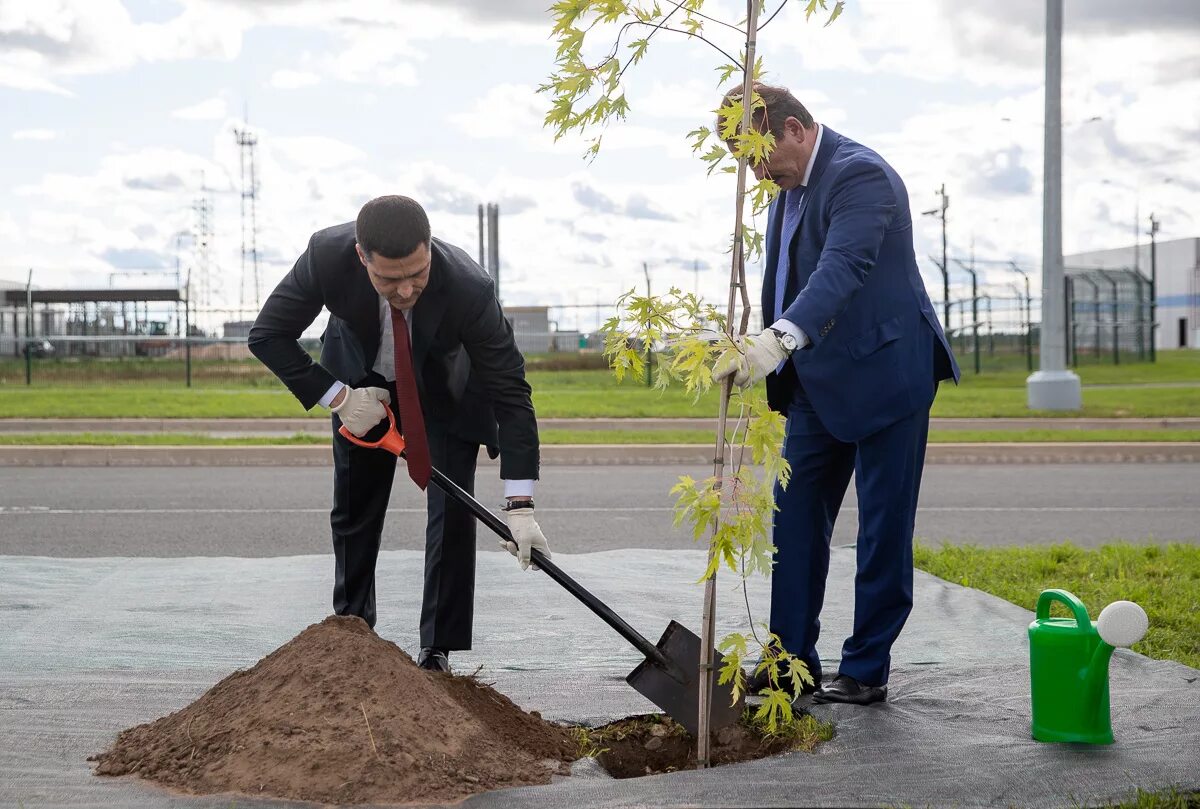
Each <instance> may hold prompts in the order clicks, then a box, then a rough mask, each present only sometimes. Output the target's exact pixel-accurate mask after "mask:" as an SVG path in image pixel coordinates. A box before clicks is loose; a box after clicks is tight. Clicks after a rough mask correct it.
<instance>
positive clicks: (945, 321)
mask: <svg viewBox="0 0 1200 809" xmlns="http://www.w3.org/2000/svg"><path fill="white" fill-rule="evenodd" d="M937 193H938V196H940V197H941V198H942V204H941V207H939V208H932V209H930V210H928V211H922V212H921V215H922V216H937V217H939V218H940V219H941V220H942V263H941V266H939V267H938V269H939V270H941V271H942V328H943V329H946V330H947V331H949V329H950V267H949V265H948V263H947V259H946V209H947V208H949V207H950V197H948V196H946V184H945V183H942V187H941V188H939V189H938V191H937ZM934 263H935V264H936V263H937V262H936V261H935V262H934Z"/></svg>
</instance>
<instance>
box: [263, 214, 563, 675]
mask: <svg viewBox="0 0 1200 809" xmlns="http://www.w3.org/2000/svg"><path fill="white" fill-rule="evenodd" d="M322 307H325V308H327V309H328V310H329V313H330V317H329V324H328V326H326V328H325V334H324V335H323V337H322V342H323V346H322V349H321V360H320V363H314V362H313V361H312V358H311V357H310V356H309V355H308V354H307V353H306V352H305V351H304V349H303V348H301V347H300V345H299V343H298V339H299V337H300V335H301V334H302V333H303V332H304V330H305V329H307V328H308V327H309V326H310V325H312V323H313V321H314V320H315V319H316V317H317V315H318V314H319V313H320V312H321V308H322ZM249 345H250V350H251V351H252V352H253V353H254V356H256V357H258V358H259V360H261V361H262V362H263V364H265V365H266V366H267V367H268V368H270V369H271V370H272V371H273V372H274V373H275V375H276V376H278V377H279V378H280V379H281V380H282V381H283V383H284V384H285V385H287V387H288V389H289V390H291V392H292V393H293V394H294V395H295V396H296V398H297V399H299V400H300V403H301V404H302V405H304V407H305V408H306V409H307V408H311V407H313V406H314V405H316V404H321V405H323V406H325V407H328V408H330V409H331V410H332V412H333V416H332V422H333V460H334V467H333V469H334V473H333V480H334V493H333V511H332V512H331V514H330V525H331V526H332V529H333V552H334V559H335V563H336V564H335V571H334V586H333V606H334V611H335V612H336V613H337V614H339V615H358V616H361V617H362V618H363V619H364V620H366V622H367V623H368V624H370V625H371V626H372V627H373V626H374V625H375V561H376V558H377V556H378V554H379V542H380V536H381V534H382V532H383V522H384V515H385V513H386V511H387V506H388V499H389V496H390V494H391V488H392V478H393V475H394V473H395V468H396V456H394V455H392V454H391V453H389V452H386V451H383V450H378V449H364V448H362V447H358V446H355V445H354V444H352V443H351V442H350V441H348V440H346V439H345V438H343V437H342V436H341V435H340V434H339V433H338V427H339V426H341V425H345V426H346V428H347V429H348V430H349V431H350V432H351V433H353V434H354V435H356V436H360V437H362V436H368V433H370V434H371V435H370V436H368V437H369V438H375V437H376V436H377V435H378V434H380V433H381V432H382V429H383V427H384V426H385V425H381V423H380V422H381V421H382V420H383V419H385V418H386V417H387V412H386V411H385V409H384V408H385V407H391V408H392V409H393V411H394V412H395V413H396V416H397V421H398V422H399V424H400V428H401V431H402V432H403V433H404V436H405V440H406V442H407V444H408V449H407V451H406V458H407V466H408V472H409V475H410V477H412V478H413V480H414V481H415V482H416V483H417V485H419V486H421V487H422V488H425V484H426V483H427V482H428V479H429V466H430V464H431V463H432V465H433V466H436V467H437V468H438V469H439V470H440V471H442V472H443V473H445V475H446V476H447V477H449V478H450V479H451V480H453V481H454V482H455V483H457V484H458V485H459V486H461V487H462V488H464V489H465V490H467V491H468V492H472V493H473V491H474V483H475V461H476V458H477V457H478V454H479V447H480V445H483V446H486V447H487V448H488V454H489V455H490V456H491V457H493V458H494V457H496V456H497V455H499V456H500V477H501V478H502V479H503V480H504V482H505V495H506V500H507V504H506V505H505V514H506V517H507V520H508V525H509V528H510V529H511V531H512V534H513V537H514V539H515V540H516V541H515V542H509V543H508V545H507V547H508V550H509V551H510V552H511V553H513V555H515V556H516V557H517V558H518V560H519V561H520V564H521V567H522V569H525V568H527V567H528V566H529V559H530V553H531V550H532V549H533V548H537V549H539V550H541V551H542V552H543V553H545V554H546V555H547V556H548V555H549V548H548V546H547V543H546V538H545V536H543V534H542V531H541V529H540V528H539V527H538V524H537V521H536V520H535V519H534V516H533V486H534V481H535V480H536V479H537V477H538V465H539V452H538V430H537V421H536V419H535V417H534V412H533V402H532V400H531V398H530V389H529V384H528V383H527V382H526V381H525V361H524V358H523V357H522V356H521V353H520V351H518V350H517V346H516V341H515V339H514V337H513V330H512V326H511V325H510V324H509V323H508V321H507V320H505V318H504V313H503V312H502V311H501V308H500V302H499V301H498V300H497V298H496V290H495V286H494V284H493V283H492V279H491V278H490V277H489V276H488V275H487V273H486V272H484V271H483V270H482V269H481V268H480V267H479V265H478V264H477V263H475V262H474V261H473V260H471V258H470V257H469V256H468V255H467V254H466V253H465V252H463V251H462V250H460V249H459V248H457V247H455V246H453V245H451V244H447V243H446V242H444V241H442V240H440V239H435V238H433V237H432V236H431V233H430V228H429V219H428V217H427V216H426V214H425V211H424V210H423V209H422V208H421V206H420V205H419V204H417V203H416V202H415V201H414V200H411V199H409V198H408V197H401V196H387V197H379V198H378V199H373V200H371V201H370V202H368V203H367V204H366V205H364V206H363V208H362V210H361V211H360V212H359V214H358V219H357V221H356V222H347V223H346V224H342V225H335V226H334V227H331V228H326V229H325V230H322V231H318V232H317V233H315V234H313V236H312V238H311V239H310V240H309V243H308V249H307V250H305V251H304V254H303V255H302V256H300V258H299V259H298V260H297V261H296V264H295V266H294V267H292V270H291V272H289V273H288V274H287V275H286V276H285V277H284V279H283V280H282V281H281V282H280V283H279V286H278V287H276V288H275V291H274V292H272V293H271V296H270V297H269V298H268V299H267V301H266V303H265V304H263V308H262V311H261V312H260V313H259V315H258V318H257V319H256V320H255V322H254V326H253V328H251V329H250V337H249ZM406 380H407V383H406ZM414 388H415V390H416V393H417V395H416V396H413V395H412V394H413V390H414ZM393 402H395V404H393ZM406 404H407V407H406ZM406 421H407V422H408V423H407V424H405V422H406ZM422 427H424V429H421V428H422ZM422 439H424V440H422ZM427 498H428V500H427V502H428V525H427V528H426V537H425V592H424V600H423V603H422V606H421V630H420V634H421V653H420V656H419V657H418V661H417V662H418V664H419V665H421V666H422V667H423V668H427V669H432V670H438V671H449V668H450V664H449V653H450V652H451V651H454V650H459V649H469V648H471V622H472V614H473V611H474V594H475V518H474V517H473V516H472V515H471V514H470V512H468V511H467V510H466V509H464V508H462V507H461V506H460V505H458V504H457V503H455V502H454V501H453V500H449V499H448V498H447V497H446V496H445V495H444V494H443V493H442V491H441V490H440V489H438V488H437V487H433V488H429V489H428V490H427Z"/></svg>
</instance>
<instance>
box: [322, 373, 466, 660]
mask: <svg viewBox="0 0 1200 809" xmlns="http://www.w3.org/2000/svg"><path fill="white" fill-rule="evenodd" d="M365 384H367V385H374V386H376V387H386V388H388V389H389V390H390V391H391V394H392V403H393V404H392V412H393V413H394V414H395V415H396V422H397V424H399V422H400V417H399V414H398V413H396V405H395V402H396V388H395V385H394V384H392V383H387V382H384V381H383V380H382V378H379V379H376V380H374V381H371V380H368V381H367V382H366V383H365ZM340 426H341V420H340V419H339V418H338V417H337V415H336V414H334V416H333V511H332V512H331V513H330V517H329V523H330V527H331V528H332V529H333V555H334V565H335V566H334V582H333V609H334V612H335V613H337V614H338V615H358V616H360V617H361V618H363V620H365V621H366V622H367V623H368V624H369V625H371V626H372V627H374V626H375V617H376V616H375V561H376V559H377V558H378V556H379V544H380V538H381V537H382V534H383V525H384V518H385V517H386V515H387V507H388V501H389V499H390V497H391V492H392V482H393V479H394V478H396V477H399V478H400V483H399V485H401V486H415V485H416V484H414V483H413V482H412V481H411V480H409V478H408V470H407V469H405V468H404V467H403V464H401V468H400V469H399V471H397V469H396V466H397V458H396V456H395V455H392V454H391V453H390V452H387V451H386V450H382V449H364V448H362V447H358V446H355V445H354V444H352V443H350V442H349V441H348V440H346V439H345V438H343V437H342V436H341V435H340V434H338V427H340ZM426 433H427V434H428V436H429V454H430V456H431V458H432V460H433V465H434V466H435V467H437V468H438V469H439V470H441V471H442V472H443V473H444V474H445V475H446V477H448V478H450V479H451V480H453V481H454V482H455V483H457V484H458V485H459V486H461V487H462V488H463V489H465V490H466V491H468V492H470V493H471V494H474V493H475V464H476V460H477V459H478V457H479V445H478V444H474V443H471V442H468V441H464V440H462V439H460V438H458V437H457V436H453V435H450V434H449V433H448V432H447V431H446V430H445V428H443V427H441V426H440V425H437V424H435V423H431V422H427V423H426ZM367 438H370V439H372V440H374V439H376V438H378V435H377V434H375V433H374V432H373V433H370V434H368V436H367ZM426 503H427V509H428V522H427V524H426V530H425V590H424V595H423V598H422V602H421V631H420V635H421V646H423V647H424V646H433V647H436V648H439V649H446V650H449V651H454V650H461V649H470V648H471V623H472V620H473V617H474V610H475V518H474V517H473V516H472V515H471V513H470V512H469V511H467V510H466V509H465V508H463V507H462V506H460V505H458V504H457V503H455V502H454V501H453V500H450V499H449V498H447V497H446V496H445V494H443V493H442V491H441V489H439V488H437V486H435V485H433V484H432V483H431V484H430V485H429V488H428V490H427V492H426Z"/></svg>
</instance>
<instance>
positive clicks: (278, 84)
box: [269, 70, 321, 90]
mask: <svg viewBox="0 0 1200 809" xmlns="http://www.w3.org/2000/svg"><path fill="white" fill-rule="evenodd" d="M320 81H321V77H320V76H318V75H317V74H316V73H310V72H308V71H305V70H276V71H275V72H274V73H272V74H271V80H270V82H269V84H270V85H271V86H272V87H274V88H275V89H277V90H298V89H300V88H301V87H311V86H313V85H314V84H318V83H319V82H320Z"/></svg>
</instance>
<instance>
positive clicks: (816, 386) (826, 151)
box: [714, 84, 959, 705]
mask: <svg viewBox="0 0 1200 809" xmlns="http://www.w3.org/2000/svg"><path fill="white" fill-rule="evenodd" d="M755 91H756V92H757V93H758V94H759V95H760V96H761V97H762V99H763V101H764V103H765V109H763V110H757V111H756V112H755V122H756V125H757V126H758V127H759V128H760V130H764V129H769V130H770V132H771V133H772V134H773V135H774V136H775V148H774V150H773V151H772V152H771V154H770V156H769V158H768V160H767V161H766V162H765V163H762V164H760V165H758V166H755V167H754V172H755V175H756V176H757V177H758V178H759V179H760V180H761V179H762V178H763V177H770V178H771V179H773V180H774V181H775V182H776V183H778V185H779V187H780V189H781V192H780V194H779V196H778V197H777V198H776V200H775V201H774V202H773V203H772V205H771V208H770V211H769V214H768V216H769V221H768V223H767V233H766V243H765V251H766V272H765V274H764V277H763V293H762V306H763V322H764V323H771V324H772V325H771V326H770V328H767V329H765V330H764V331H763V332H761V333H760V334H757V335H752V336H748V337H747V338H746V339H745V340H744V341H743V344H742V346H740V349H739V350H738V351H733V350H731V351H730V352H729V355H728V356H726V357H723V358H722V360H721V361H719V362H718V363H717V366H716V370H715V372H714V376H715V377H716V378H718V379H724V378H725V377H727V376H732V377H733V381H734V383H735V384H737V385H739V386H741V387H746V386H749V385H753V384H755V383H756V382H758V381H759V380H761V379H764V378H765V379H766V383H767V397H768V401H769V402H770V405H771V407H772V409H774V410H776V411H779V412H781V413H785V414H786V415H787V437H786V439H785V443H784V456H785V457H786V458H787V460H788V462H789V463H790V464H791V467H792V477H791V482H790V484H789V485H788V487H787V489H786V490H783V489H777V490H776V493H775V499H776V505H777V506H778V511H777V513H776V516H775V526H774V533H773V542H774V545H775V547H776V552H775V565H774V571H773V576H772V584H771V623H770V626H771V631H772V632H774V633H775V634H776V635H778V636H779V639H780V642H781V643H782V645H783V648H784V649H786V650H787V651H789V652H791V653H792V654H794V655H796V656H797V657H799V658H800V659H801V660H803V661H804V662H805V663H807V665H808V668H809V671H810V672H812V674H813V676H814V678H815V680H816V682H817V683H820V682H821V659H820V657H819V656H818V655H817V650H816V644H817V636H818V634H819V633H820V628H821V622H820V613H821V605H822V602H823V601H824V598H825V580H826V577H827V574H828V571H829V543H830V538H831V536H832V534H833V525H834V521H835V520H836V519H837V514H838V509H839V508H840V506H841V503H842V498H843V497H844V496H845V493H846V488H847V486H848V485H849V482H850V475H851V473H853V474H854V475H855V477H856V481H857V488H858V508H859V530H858V544H857V557H858V573H857V576H856V577H855V582H854V631H853V634H852V635H851V636H850V637H849V638H848V639H846V642H845V644H844V645H843V646H842V658H841V665H840V667H839V670H838V674H837V676H836V677H835V678H834V679H833V680H832V681H831V682H828V683H826V684H825V685H823V686H820V687H819V690H817V689H818V686H816V685H814V686H812V687H809V688H806V689H805V690H806V692H807V691H811V690H816V691H817V693H816V694H815V696H814V699H815V700H816V701H818V702H843V703H854V704H859V705H866V704H870V703H873V702H879V701H882V700H885V699H886V698H887V682H888V674H889V671H890V667H891V647H892V644H893V643H894V642H895V640H896V638H897V637H898V636H899V634H900V630H901V629H902V628H903V627H904V622H905V621H906V620H907V618H908V614H909V612H910V611H911V609H912V578H913V563H912V537H913V524H914V522H915V518H916V508H917V494H918V491H919V489H920V484H921V470H922V467H923V466H924V463H925V443H926V439H927V437H928V432H929V408H930V406H931V405H932V404H933V398H934V394H935V393H936V391H937V386H938V382H940V381H941V380H944V379H951V378H953V379H954V380H955V381H956V382H957V381H958V376H959V372H958V366H957V364H956V362H955V360H954V355H953V353H952V352H951V350H950V346H949V344H948V343H947V342H946V337H945V335H944V333H943V332H942V327H941V325H940V324H939V323H938V320H937V315H936V314H934V311H933V306H932V305H931V304H930V301H929V296H928V295H927V294H926V292H925V285H924V283H923V282H922V281H921V275H920V272H919V271H918V269H917V261H916V255H915V253H914V251H913V236H912V216H911V212H910V210H909V202H908V192H907V191H906V190H905V187H904V183H903V182H902V181H901V179H900V177H899V175H897V174H896V172H895V171H894V170H893V169H892V167H891V166H889V165H888V164H887V163H886V162H884V160H883V158H881V157H880V156H879V155H878V154H876V153H875V152H873V151H871V150H870V149H868V148H866V147H865V146H862V145H860V144H858V143H855V142H854V141H852V140H850V139H849V138H847V137H845V136H843V135H839V134H838V133H837V132H834V131H833V130H832V129H830V128H828V127H825V126H822V125H820V124H817V123H816V122H815V121H814V120H813V118H812V115H811V114H809V112H808V110H806V109H805V108H804V106H803V105H802V104H801V103H800V102H799V101H797V100H796V98H795V97H794V96H793V95H792V94H791V93H790V92H788V91H787V90H786V89H784V88H779V87H770V86H767V85H762V84H756V85H755ZM740 94H741V89H740V88H738V89H737V90H735V91H731V92H730V93H729V94H728V95H729V96H735V97H736V96H739V95H740ZM765 679H766V678H765V673H763V674H759V675H756V676H752V677H751V678H750V681H749V683H748V687H747V690H748V691H749V692H750V693H754V692H756V691H758V690H761V689H762V688H763V687H765V686H766V684H767V683H766V682H765ZM793 696H799V695H793Z"/></svg>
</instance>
